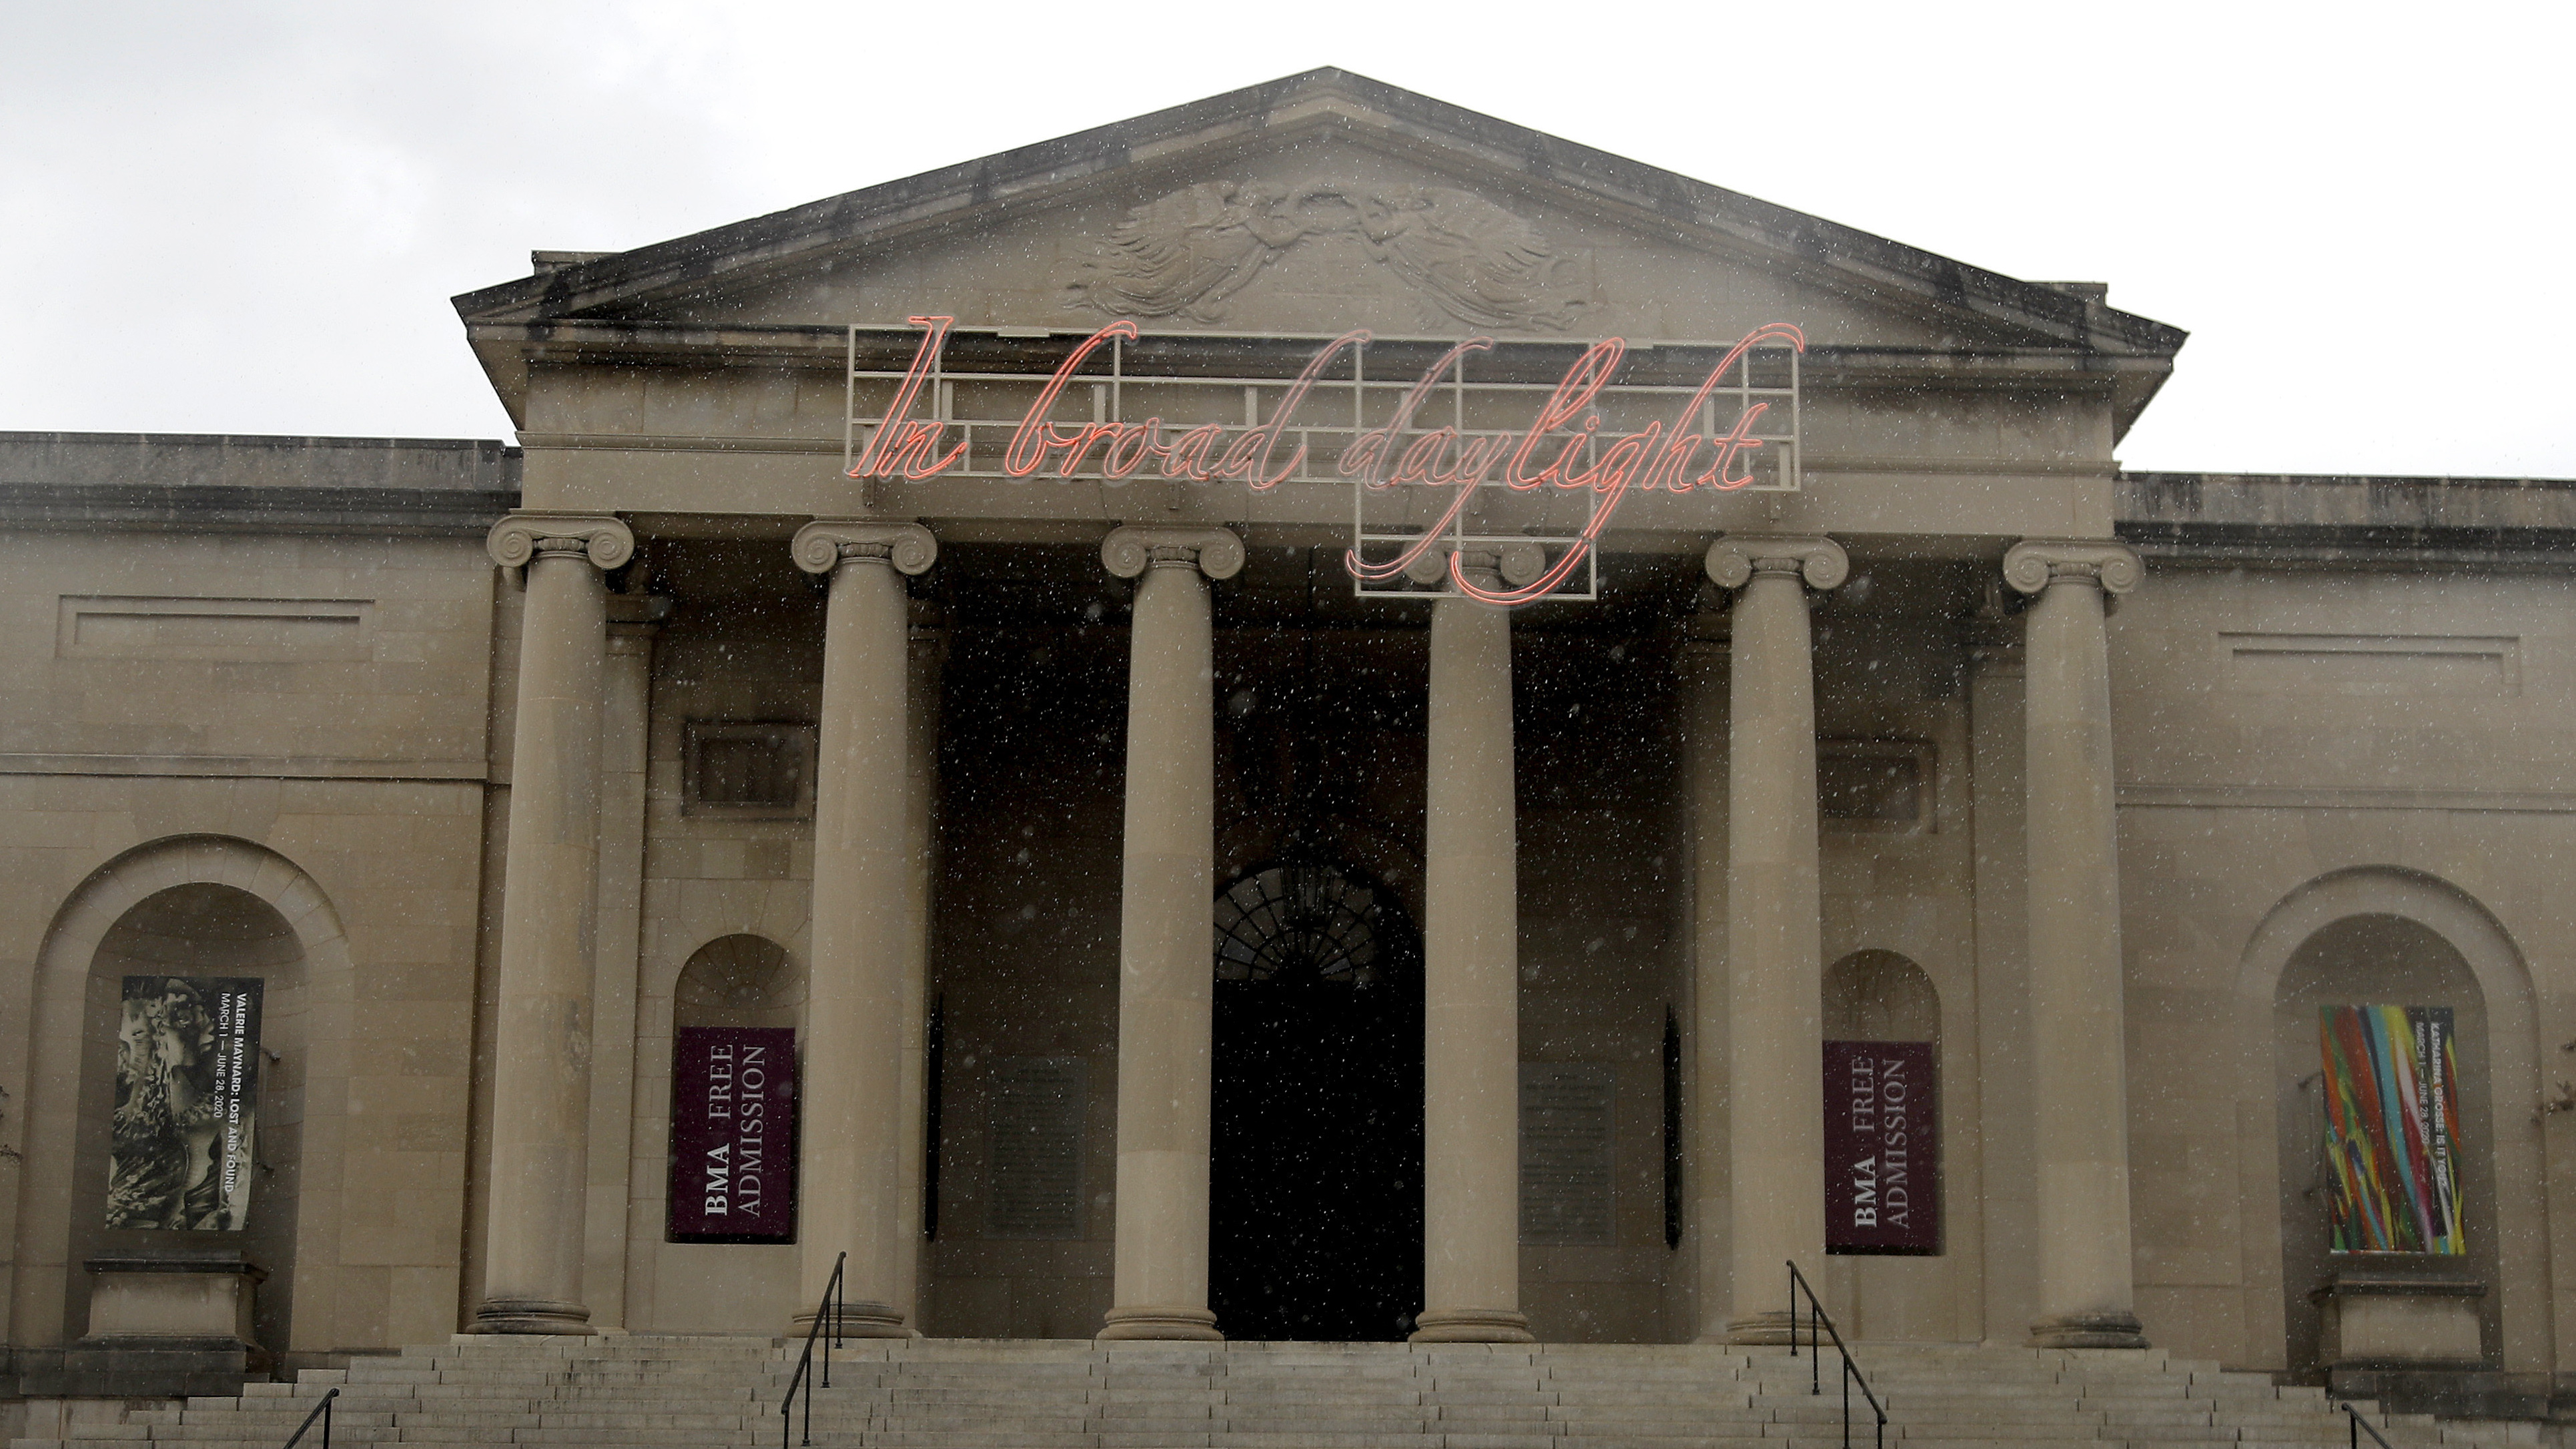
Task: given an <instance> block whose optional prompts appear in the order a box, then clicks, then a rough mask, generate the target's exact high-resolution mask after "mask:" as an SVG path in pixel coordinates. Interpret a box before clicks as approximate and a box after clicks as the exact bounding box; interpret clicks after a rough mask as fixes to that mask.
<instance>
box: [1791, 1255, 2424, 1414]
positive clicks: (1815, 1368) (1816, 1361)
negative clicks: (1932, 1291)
mask: <svg viewBox="0 0 2576 1449" xmlns="http://www.w3.org/2000/svg"><path fill="white" fill-rule="evenodd" d="M1801 1293H1803V1294H1805V1295H1806V1296H1807V1352H1808V1355H1809V1357H1808V1360H1807V1392H1808V1393H1810V1394H1821V1393H1823V1392H1824V1391H1825V1363H1824V1360H1825V1350H1824V1345H1823V1343H1822V1342H1821V1341H1820V1340H1819V1339H1818V1338H1817V1336H1816V1329H1817V1327H1818V1325H1822V1326H1823V1328H1824V1330H1825V1332H1827V1333H1829V1334H1832V1335H1833V1339H1834V1352H1836V1353H1839V1354H1841V1355H1842V1356H1843V1449H1851V1391H1852V1385H1853V1384H1855V1383H1857V1384H1859V1385H1860V1394H1861V1397H1862V1398H1864V1399H1867V1400H1868V1401H1869V1408H1870V1412H1871V1413H1873V1414H1876V1415H1877V1416H1878V1433H1877V1437H1876V1443H1877V1445H1878V1449H1887V1406H1886V1405H1885V1404H1882V1403H1880V1402H1879V1401H1878V1395H1876V1394H1874V1393H1872V1392H1870V1387H1869V1380H1868V1379H1867V1378H1866V1377H1864V1376H1863V1375H1862V1374H1861V1371H1860V1365H1859V1364H1856V1363H1854V1362H1852V1356H1851V1349H1850V1347H1849V1346H1848V1345H1846V1344H1844V1342H1843V1334H1842V1330H1841V1329H1839V1328H1836V1327H1834V1320H1833V1319H1832V1318H1831V1317H1829V1316H1828V1315H1827V1314H1826V1313H1825V1305H1824V1304H1822V1303H1819V1302H1817V1301H1816V1290H1815V1289H1814V1288H1813V1287H1811V1286H1809V1285H1808V1283H1807V1275H1806V1274H1804V1273H1801V1272H1799V1271H1798V1265H1797V1263H1796V1262H1795V1261H1792V1262H1791V1263H1790V1264H1789V1357H1791V1358H1796V1357H1797V1356H1798V1295H1799V1294H1801ZM2381 1442H2382V1444H2383V1446H2385V1444H2386V1441H2384V1440H2383V1441H2381ZM2354 1449H2359V1446H2358V1445H2355V1446H2354Z"/></svg>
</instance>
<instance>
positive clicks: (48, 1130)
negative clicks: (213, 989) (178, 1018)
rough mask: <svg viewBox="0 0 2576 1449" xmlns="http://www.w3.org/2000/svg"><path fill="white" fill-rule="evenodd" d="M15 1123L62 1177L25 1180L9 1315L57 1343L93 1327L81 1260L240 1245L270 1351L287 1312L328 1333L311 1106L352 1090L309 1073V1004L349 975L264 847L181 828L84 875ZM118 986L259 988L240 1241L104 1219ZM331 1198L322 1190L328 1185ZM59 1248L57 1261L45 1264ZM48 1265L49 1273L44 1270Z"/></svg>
mask: <svg viewBox="0 0 2576 1449" xmlns="http://www.w3.org/2000/svg"><path fill="white" fill-rule="evenodd" d="M36 974H37V988H36V1000H35V1011H34V1013H33V1018H34V1019H33V1020H32V1021H31V1022H30V1023H29V1028H30V1031H31V1038H32V1039H31V1051H30V1057H31V1059H32V1061H33V1064H34V1067H35V1070H34V1071H33V1072H32V1073H31V1074H30V1091H29V1101H28V1110H27V1115H26V1122H27V1131H28V1134H29V1140H28V1144H27V1152H28V1156H29V1157H30V1159H32V1160H37V1161H46V1160H50V1161H54V1162H60V1163H67V1164H68V1165H69V1170H68V1171H65V1172H60V1173H53V1174H46V1175H44V1176H43V1177H42V1178H41V1179H31V1181H30V1183H29V1189H28V1190H27V1191H26V1192H25V1193H24V1195H23V1197H22V1205H23V1211H22V1216H21V1219H20V1232H21V1238H22V1243H23V1244H24V1246H25V1249H26V1254H25V1257H24V1258H23V1259H22V1264H23V1265H24V1266H25V1267H27V1268H34V1267H36V1266H37V1265H38V1264H42V1265H44V1267H45V1269H46V1271H44V1272H42V1273H22V1275H21V1277H20V1280H19V1287H18V1303H19V1308H20V1310H21V1314H22V1316H21V1318H20V1321H21V1322H24V1323H29V1324H36V1323H51V1322H58V1323H60V1324H61V1329H60V1333H61V1336H62V1339H61V1341H68V1340H71V1339H76V1338H78V1337H80V1336H81V1335H82V1334H83V1333H84V1332H85V1331H87V1328H88V1319H89V1305H90V1289H91V1275H90V1273H89V1272H88V1270H87V1264H88V1262H89V1261H90V1260H91V1259H93V1258H96V1257H99V1256H102V1255H142V1256H153V1255H162V1254H171V1253H197V1252H204V1251H207V1250H227V1249H237V1250H239V1251H240V1252H241V1253H242V1255H243V1256H244V1257H245V1258H247V1259H248V1260H249V1261H250V1262H252V1263H254V1264H256V1265H257V1266H259V1267H260V1268H262V1269H265V1270H266V1271H267V1273H268V1278H267V1281H266V1282H264V1283H263V1284H261V1285H260V1287H259V1289H258V1290H257V1294H256V1298H255V1302H256V1306H257V1312H256V1317H255V1320H254V1329H253V1332H254V1336H255V1337H256V1338H257V1340H258V1342H259V1343H260V1345H261V1346H262V1347H263V1348H265V1349H267V1350H269V1351H270V1352H272V1353H287V1352H292V1351H295V1350H297V1349H304V1348H311V1347H314V1346H315V1344H308V1343H299V1342H298V1340H297V1338H296V1332H297V1328H296V1325H297V1322H298V1319H299V1314H298V1307H299V1304H301V1305H302V1306H303V1307H305V1308H307V1309H315V1310H317V1311H315V1312H313V1313H311V1314H309V1315H305V1316H309V1317H311V1318H312V1319H313V1320H314V1322H315V1323H316V1324H318V1325H320V1326H319V1327H316V1328H313V1329H311V1330H310V1331H308V1333H307V1334H306V1337H308V1338H313V1339H315V1340H316V1343H318V1342H319V1338H318V1335H325V1334H327V1333H329V1332H330V1324H329V1320H330V1312H329V1307H330V1303H331V1300H332V1296H333V1294H334V1292H335V1289H336V1283H335V1281H334V1278H335V1275H334V1270H335V1269H336V1267H337V1262H336V1255H335V1254H334V1253H332V1252H331V1251H329V1245H330V1243H331V1241H332V1240H333V1239H335V1238H336V1237H337V1231H336V1230H337V1226H338V1225H337V1224H336V1223H334V1222H330V1221H328V1219H329V1218H330V1217H331V1216H332V1215H333V1214H332V1213H331V1212H330V1211H329V1210H328V1207H327V1204H326V1207H325V1209H324V1210H320V1211H317V1210H316V1209H315V1207H314V1205H313V1203H312V1202H311V1201H310V1199H311V1198H312V1197H313V1185H314V1184H317V1183H319V1184H324V1185H326V1187H327V1185H328V1184H330V1183H331V1182H333V1181H335V1180H336V1178H337V1176H338V1171H339V1169H338V1149H337V1144H336V1141H334V1140H333V1139H332V1138H331V1137H329V1136H326V1137H324V1138H322V1139H319V1140H318V1142H317V1140H315V1139H313V1138H311V1137H310V1136H309V1135H308V1133H307V1131H306V1127H307V1115H308V1111H307V1109H308V1104H309V1103H313V1104H321V1110H324V1111H330V1110H333V1108H332V1106H331V1104H333V1103H336V1102H337V1101H338V1100H340V1098H341V1096H342V1094H343V1093H344V1091H345V1084H346V1078H345V1075H344V1071H345V1069H344V1068H340V1067H337V1066H336V1064H335V1065H334V1066H332V1067H328V1068H325V1069H322V1070H319V1071H317V1070H316V1067H317V1060H316V1055H315V1053H314V1052H313V1051H312V1050H311V1047H312V1046H313V1044H314V1040H315V1037H314V1030H315V1028H314V1022H315V1017H314V1015H313V1004H314V1001H315V999H316V997H317V994H318V995H320V996H321V997H322V998H323V999H326V1000H343V1001H345V1000H347V999H348V993H349V991H350V989H351V980H352V977H353V975H354V972H353V969H352V966H351V962H350V959H349V954H348V945H347V942H346V940H345V938H344V937H343V935H342V932H341V928H340V924H339V920H338V916H337V913H336V912H335V911H334V910H333V909H332V907H331V904H330V901H329V900H328V898H327V897H326V896H325V895H324V894H323V892H322V890H321V888H320V887H319V886H318V885H317V884H316V883H315V882H314V881H313V879H312V878H311V877H310V876H308V875H306V874H305V873H304V872H303V871H302V870H300V869H299V868H297V867H296V866H295V865H294V864H293V863H292V862H290V861H288V860H286V859H285V858H284V857H282V856H280V855H278V854H277V853H275V852H274V851H271V850H268V849H266V848H265V847H262V846H258V845H254V844H252V843H250V842H247V841H242V840H236V839H231V838H229V837H221V836H179V837H171V838H167V839H163V840H159V841H154V842H151V843H149V844H146V845H142V846H138V847H136V848H134V849H132V850H129V851H127V852H125V853H124V854H122V855H120V856H118V857H117V858H116V859H114V860H112V861H110V862H108V863H107V864H106V865H103V866H101V867H100V868H99V869H98V870H96V871H94V872H93V873H92V874H91V875H90V876H89V878H88V879H87V880H85V881H83V882H82V883H81V884H80V885H79V886H78V887H77V888H75V889H74V890H73V891H72V892H71V894H70V895H69V897H68V898H66V900H65V902H64V904H63V906H62V907H61V909H60V910H59V911H58V912H57V913H56V915H55V919H54V922H53V925H52V927H51V929H50V930H49V931H48V932H47V935H46V938H45V943H44V946H43V948H42V951H41V954H40V955H39V957H38V961H37V973H36ZM128 976H142V977H150V976H161V977H172V978H182V979H187V978H252V979H257V980H259V981H260V982H261V983H262V988H263V989H262V997H263V1000H262V1011H261V1026H260V1044H261V1047H262V1048H263V1056H262V1059H261V1060H260V1061H259V1063H258V1071H259V1082H258V1096H257V1098H256V1101H257V1104H258V1121H257V1124H256V1131H255V1133H254V1137H253V1142H252V1156H253V1160H254V1163H255V1164H256V1165H255V1167H254V1169H253V1172H254V1178H253V1182H252V1187H251V1193H250V1205H249V1213H248V1220H247V1223H246V1225H245V1227H244V1228H243V1229H242V1230H240V1231H221V1230H190V1229H169V1228H137V1227H121V1228H110V1227H109V1226H107V1221H106V1218H107V1212H106V1208H107V1199H108V1191H109V1166H108V1164H109V1155H110V1148H111V1143H112V1141H113V1138H114V1122H113V1119H114V1114H115V1109H116V1104H117V1059H118V1052H119V1038H120V1031H121V1028H122V1027H123V1024H124V1019H125V1011H124V1007H123V995H124V992H123V987H124V981H125V978H126V977H128ZM326 1196H327V1193H326ZM57 1254H59V1256H56V1255H57ZM57 1264H59V1271H55V1265H57Z"/></svg>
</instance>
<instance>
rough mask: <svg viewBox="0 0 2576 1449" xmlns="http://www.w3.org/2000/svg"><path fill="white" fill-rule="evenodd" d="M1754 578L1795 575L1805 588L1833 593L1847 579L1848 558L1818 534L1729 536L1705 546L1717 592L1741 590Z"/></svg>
mask: <svg viewBox="0 0 2576 1449" xmlns="http://www.w3.org/2000/svg"><path fill="white" fill-rule="evenodd" d="M1755 574H1795V575H1797V576H1798V577H1799V578H1801V579H1803V580H1805V582H1806V585H1807V587H1808V588H1811V589H1836V588H1840V587H1842V582H1843V580H1844V579H1845V578H1848V577H1849V576H1850V575H1851V557H1850V555H1848V554H1846V553H1844V552H1843V546H1842V545H1841V544H1838V543H1836V542H1834V541H1833V540H1832V539H1830V538H1826V537H1824V536H1823V535H1821V534H1794V533H1730V534H1727V535H1725V536H1724V537H1722V538H1720V539H1719V540H1718V541H1717V542H1715V543H1712V544H1710V545H1709V546H1708V576H1709V578H1710V579H1711V580H1712V581H1713V582H1715V583H1716V585H1717V586H1718V587H1719V588H1721V589H1740V588H1743V587H1744V586H1745V585H1746V584H1749V583H1751V582H1753V576H1754V575H1755Z"/></svg>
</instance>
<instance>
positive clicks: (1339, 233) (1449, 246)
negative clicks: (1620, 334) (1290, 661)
mask: <svg viewBox="0 0 2576 1449" xmlns="http://www.w3.org/2000/svg"><path fill="white" fill-rule="evenodd" d="M1323 239H1336V240H1346V241H1348V242H1350V243H1352V244H1355V245H1356V247H1357V248H1358V250H1359V251H1360V253H1361V254H1362V255H1364V256H1365V257H1366V258H1367V259H1368V260H1369V261H1371V262H1373V263H1375V264H1377V265H1379V266H1382V267H1384V268H1386V269H1387V271H1389V272H1391V273H1393V274H1394V275H1395V276H1396V277H1397V278H1398V279H1400V280H1401V281H1403V282H1404V283H1405V284H1406V285H1407V286H1408V287H1410V288H1412V289H1413V290H1414V291H1415V292H1416V293H1417V294H1419V295H1420V296H1421V297H1422V298H1423V299H1424V301H1426V302H1427V303H1429V304H1430V306H1431V307H1432V308H1433V309H1436V311H1438V312H1439V313H1441V314H1445V315H1446V316H1448V317H1450V318H1454V319H1456V320H1457V321H1460V322H1464V323H1466V324H1468V325H1469V326H1472V327H1490V328H1540V329H1546V330H1550V331H1562V330H1564V329H1565V328H1567V327H1569V326H1571V325H1573V322H1574V319H1575V318H1576V316H1577V315H1579V314H1580V312H1581V311H1582V307H1583V304H1582V302H1581V301H1580V300H1579V299H1574V298H1569V297H1565V296H1563V295H1562V293H1563V292H1564V291H1566V290H1567V288H1566V286H1565V278H1564V275H1563V274H1564V273H1565V272H1566V271H1568V270H1569V267H1568V262H1569V261H1570V259H1569V258H1568V257H1566V256H1563V255H1561V254H1560V253H1558V252H1557V251H1556V249H1555V248H1553V247H1551V246H1550V245H1549V244H1548V242H1547V240H1546V238H1544V237H1542V236H1541V235H1540V234H1539V231H1538V229H1537V228H1536V227H1534V226H1532V225H1530V224H1529V223H1528V222H1527V221H1525V220H1523V219H1521V218H1520V217H1518V216H1515V215H1513V214H1512V213H1511V212H1509V211H1506V210H1504V209H1503V208H1502V207H1500V206H1497V205H1495V204H1494V203H1492V202H1490V201H1487V200H1485V199H1484V198H1483V197H1481V196H1478V195H1476V194H1474V193H1473V192H1468V191H1460V190H1458V189H1456V188H1454V187H1446V186H1392V187H1381V188H1377V189H1373V190H1363V189H1360V188H1356V187H1350V186H1344V185H1339V184H1336V183H1332V182H1308V183H1306V184H1303V185H1300V186H1295V187H1278V186H1264V185H1247V186H1238V185H1236V184H1235V183H1233V182H1230V181H1203V182H1200V183H1199V184H1197V185H1195V186H1192V187H1189V188H1188V189H1186V190H1182V191H1175V192H1173V193H1172V194H1171V195H1169V196H1165V197H1162V198H1161V199H1159V200H1156V201H1153V202H1149V203H1147V204H1146V205H1144V206H1140V207H1137V208H1136V209H1135V210H1133V211H1130V212H1129V213H1127V218H1126V220H1124V221H1122V222H1120V223H1119V225H1118V229H1117V230H1116V231H1113V232H1111V233H1110V235H1109V239H1108V240H1107V241H1106V242H1104V243H1103V244H1101V246H1100V247H1099V248H1098V249H1097V251H1096V253H1095V255H1094V257H1093V259H1092V260H1091V261H1090V262H1089V263H1087V264H1086V265H1085V266H1084V267H1083V269H1082V273H1081V275H1080V276H1078V277H1077V278H1076V279H1075V280H1074V281H1073V282H1072V284H1071V285H1070V286H1069V287H1068V288H1067V302H1068V304H1069V305H1071V306H1072V307H1074V308H1076V309H1078V310H1084V311H1091V312H1099V313H1103V314H1106V315H1108V316H1112V317H1149V318H1152V317H1178V318H1182V319H1184V320H1187V321H1191V322H1199V323H1216V322H1220V321H1222V320H1224V316H1225V307H1224V304H1225V301H1226V299H1227V298H1229V297H1232V296H1233V295H1235V294H1236V293H1237V292H1240V291H1242V290H1243V289H1244V288H1245V287H1246V286H1248V285H1250V284H1251V283H1252V281H1253V280H1254V279H1255V278H1257V277H1259V276H1260V275H1261V273H1262V271H1263V269H1265V268H1267V267H1268V266H1269V265H1270V264H1271V263H1272V262H1275V261H1277V260H1278V259H1279V258H1281V257H1283V256H1286V255H1287V254H1288V253H1289V251H1291V250H1292V249H1294V248H1296V247H1299V246H1302V245H1305V244H1307V243H1309V242H1313V241H1318V240H1323Z"/></svg>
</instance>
